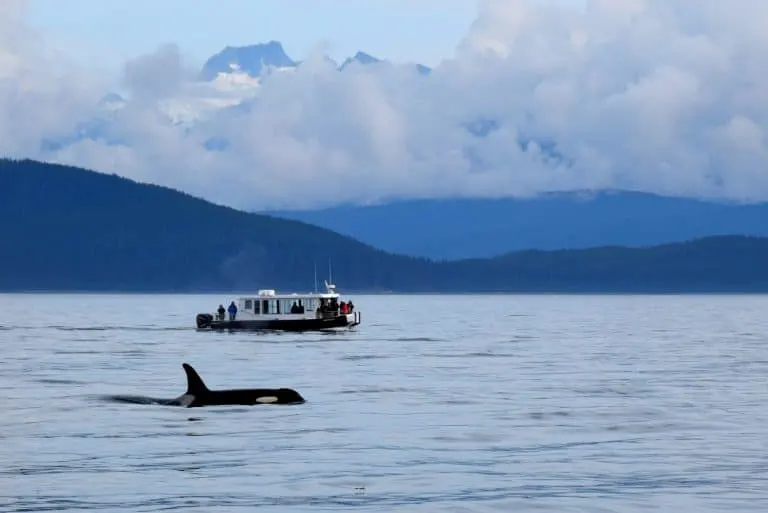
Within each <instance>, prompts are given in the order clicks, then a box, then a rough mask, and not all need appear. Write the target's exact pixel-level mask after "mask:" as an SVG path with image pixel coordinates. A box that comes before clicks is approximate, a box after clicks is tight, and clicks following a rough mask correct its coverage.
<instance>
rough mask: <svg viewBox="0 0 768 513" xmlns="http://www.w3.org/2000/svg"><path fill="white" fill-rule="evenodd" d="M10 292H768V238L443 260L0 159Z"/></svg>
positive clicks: (0, 267) (2, 286)
mask: <svg viewBox="0 0 768 513" xmlns="http://www.w3.org/2000/svg"><path fill="white" fill-rule="evenodd" d="M0 215H2V219H3V225H2V226H3V237H2V243H1V244H0V290H4V291H20V290H39V291H40V290H48V291H126V292H130V291H134V292H140V291H146V292H163V291H168V292H171V291H174V292H192V291H206V290H218V291H224V290H240V291H245V290H253V289H256V288H278V289H286V288H288V289H299V290H309V289H311V288H312V287H313V274H314V265H315V263H316V264H317V269H318V275H319V278H320V279H322V277H323V276H324V275H325V274H326V273H325V270H326V269H327V265H328V261H329V259H331V261H332V263H333V278H334V281H335V282H336V283H337V284H338V285H339V288H340V289H341V290H344V291H393V292H474V291H478V292H480V291H553V292H557V291H570V292H579V291H585V292H586V291H588V292H600V291H611V292H621V291H624V292H676V291H681V292H683V291H692V292H699V291H701V292H707V291H708V292H726V291H732V292H738V291H768V266H765V262H766V261H768V239H761V238H751V237H735V236H734V237H727V236H726V237H712V238H706V239H699V240H694V241H690V242H684V243H677V244H668V245H664V246H657V247H651V248H642V249H628V248H620V247H603V248H595V249H586V250H568V251H522V252H515V253H511V254H508V255H504V256H501V257H497V258H493V259H475V260H461V261H456V262H432V261H429V260H425V259H418V258H409V257H403V256H398V255H392V254H388V253H386V252H384V251H381V250H378V249H376V248H373V247H371V246H368V245H365V244H363V243H360V242H358V241H356V240H354V239H351V238H349V237H345V236H342V235H339V234H337V233H334V232H331V231H329V230H325V229H322V228H319V227H315V226H312V225H308V224H304V223H301V222H297V221H289V220H284V219H277V218H272V217H269V216H265V215H258V214H250V213H245V212H240V211H237V210H233V209H230V208H227V207H222V206H218V205H214V204H211V203H208V202H206V201H203V200H201V199H197V198H194V197H191V196H189V195H187V194H184V193H180V192H178V191H174V190H172V189H168V188H163V187H158V186H153V185H146V184H140V183H136V182H133V181H130V180H127V179H124V178H120V177H117V176H114V175H106V174H101V173H96V172H92V171H87V170H83V169H78V168H73V167H66V166H59V165H52V164H44V163H40V162H35V161H29V160H25V161H8V160H2V161H0Z"/></svg>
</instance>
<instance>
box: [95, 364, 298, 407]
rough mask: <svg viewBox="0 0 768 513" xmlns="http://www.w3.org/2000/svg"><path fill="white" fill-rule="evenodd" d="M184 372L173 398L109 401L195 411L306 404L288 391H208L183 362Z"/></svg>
mask: <svg viewBox="0 0 768 513" xmlns="http://www.w3.org/2000/svg"><path fill="white" fill-rule="evenodd" d="M182 367H184V372H186V373H187V391H186V392H184V393H183V394H182V395H180V396H179V397H176V398H175V399H154V398H151V397H138V396H125V395H117V396H110V397H109V399H112V400H114V401H120V402H129V403H138V404H162V405H166V406H183V407H186V408H197V407H201V406H222V405H247V406H251V405H255V404H301V403H304V402H306V401H305V399H304V398H303V397H302V396H301V394H299V393H298V392H297V391H295V390H293V389H292V388H235V389H225V390H211V389H209V388H208V387H207V386H206V384H205V383H204V382H203V379H202V378H201V377H200V375H199V374H198V373H197V371H196V370H195V369H194V367H192V366H191V365H189V364H188V363H183V364H182Z"/></svg>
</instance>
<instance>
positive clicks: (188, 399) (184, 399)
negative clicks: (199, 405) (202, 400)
mask: <svg viewBox="0 0 768 513" xmlns="http://www.w3.org/2000/svg"><path fill="white" fill-rule="evenodd" d="M178 401H179V404H180V405H182V406H189V405H190V404H192V403H193V402H194V401H195V396H194V395H192V394H184V395H182V396H181V397H179V399H178Z"/></svg>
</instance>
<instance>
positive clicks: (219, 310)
mask: <svg viewBox="0 0 768 513" xmlns="http://www.w3.org/2000/svg"><path fill="white" fill-rule="evenodd" d="M217 313H218V314H219V320H220V321H223V320H224V314H226V313H227V311H226V310H224V305H219V309H218V310H217Z"/></svg>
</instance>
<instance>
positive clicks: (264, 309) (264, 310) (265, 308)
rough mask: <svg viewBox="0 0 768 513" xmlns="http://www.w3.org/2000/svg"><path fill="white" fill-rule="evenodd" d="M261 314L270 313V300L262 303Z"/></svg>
mask: <svg viewBox="0 0 768 513" xmlns="http://www.w3.org/2000/svg"><path fill="white" fill-rule="evenodd" d="M261 313H264V314H266V313H269V300H268V299H265V300H264V301H262V302H261Z"/></svg>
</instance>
